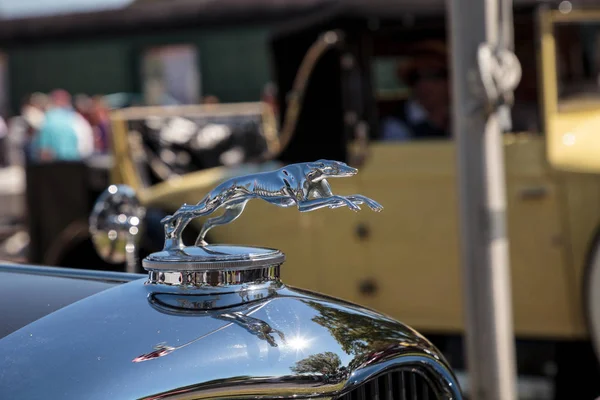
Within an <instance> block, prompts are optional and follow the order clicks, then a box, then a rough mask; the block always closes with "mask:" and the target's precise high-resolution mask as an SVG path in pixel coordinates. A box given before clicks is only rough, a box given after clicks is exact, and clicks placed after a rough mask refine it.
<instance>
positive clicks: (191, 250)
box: [142, 160, 383, 287]
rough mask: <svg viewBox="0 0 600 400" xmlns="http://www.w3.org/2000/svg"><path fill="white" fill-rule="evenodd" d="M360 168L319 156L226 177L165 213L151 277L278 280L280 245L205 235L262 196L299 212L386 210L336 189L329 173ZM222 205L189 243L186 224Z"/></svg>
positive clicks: (149, 260)
mask: <svg viewBox="0 0 600 400" xmlns="http://www.w3.org/2000/svg"><path fill="white" fill-rule="evenodd" d="M357 172H358V170H357V169H355V168H352V167H350V166H348V165H346V164H345V163H343V162H339V161H331V160H318V161H315V162H308V163H298V164H290V165H287V166H285V167H283V168H280V169H278V170H274V171H269V172H261V173H256V174H250V175H244V176H239V177H234V178H231V179H228V180H226V181H224V182H223V183H221V184H220V185H218V186H217V187H216V188H214V189H213V190H212V191H211V192H210V193H208V195H206V197H204V199H202V200H201V201H200V202H198V203H197V204H195V205H187V204H184V205H183V206H182V207H180V208H179V209H178V210H177V211H176V212H175V213H174V214H173V215H169V216H167V217H165V218H163V220H162V221H161V223H162V224H163V225H164V229H165V245H164V248H163V250H162V251H160V252H157V253H153V254H150V255H149V256H148V257H146V258H145V259H144V260H143V261H142V265H143V266H144V268H145V269H146V270H148V271H149V275H150V280H149V283H160V284H167V285H175V286H195V287H198V286H200V287H205V286H212V287H215V286H230V285H233V284H246V283H251V282H255V283H258V282H265V281H272V280H278V279H279V266H280V265H281V264H282V263H283V262H284V261H285V255H284V254H283V253H282V252H281V251H279V250H276V249H269V248H261V247H251V246H234V245H221V244H216V245H213V244H208V243H206V241H205V236H206V234H207V232H208V231H209V230H210V229H212V228H214V227H215V226H219V225H224V224H228V223H230V222H233V221H234V220H236V219H237V218H238V217H239V216H240V215H241V214H242V212H243V211H244V208H245V207H246V204H247V203H248V201H250V200H252V199H262V200H264V201H266V202H268V203H270V204H273V205H276V206H278V207H294V206H295V207H297V208H298V210H299V211H300V212H307V211H313V210H317V209H320V208H324V207H328V208H331V209H334V208H340V207H348V208H350V209H351V210H353V211H359V210H360V207H359V205H360V204H366V205H367V206H368V207H369V208H371V209H372V210H373V211H377V212H379V211H381V210H382V209H383V207H382V206H381V205H380V204H379V203H377V202H376V201H374V200H372V199H369V198H368V197H365V196H362V195H358V194H355V195H350V196H340V195H336V194H333V193H332V191H331V187H330V185H329V183H328V182H327V179H328V178H341V177H349V176H353V175H356V173H357ZM221 208H222V209H224V212H223V213H222V214H221V215H219V216H217V217H213V218H209V219H208V220H207V221H206V222H205V223H204V225H203V226H202V229H201V231H200V234H199V236H198V238H197V240H196V243H195V244H194V245H193V246H186V245H185V244H184V243H183V241H182V233H183V230H184V229H185V228H186V227H187V225H188V224H189V223H190V222H191V221H192V220H193V219H195V218H199V217H205V216H208V215H210V214H212V213H213V212H215V211H217V210H219V209H221Z"/></svg>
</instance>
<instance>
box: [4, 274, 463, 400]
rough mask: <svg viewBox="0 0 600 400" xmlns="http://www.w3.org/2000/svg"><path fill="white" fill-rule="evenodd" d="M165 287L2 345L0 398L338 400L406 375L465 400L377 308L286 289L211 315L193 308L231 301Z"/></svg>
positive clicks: (417, 343) (77, 313)
mask: <svg viewBox="0 0 600 400" xmlns="http://www.w3.org/2000/svg"><path fill="white" fill-rule="evenodd" d="M164 288H168V287H165V286H162V285H147V284H145V283H144V281H143V280H138V281H134V282H130V283H127V284H122V285H119V286H117V287H114V288H112V289H109V290H106V291H104V292H101V293H99V294H97V295H94V296H92V297H89V298H86V299H84V300H81V301H79V302H78V303H76V304H72V305H71V306H70V307H66V308H63V309H61V310H58V311H56V312H55V313H53V314H52V315H51V317H47V318H42V319H40V320H38V321H35V322H33V323H32V324H30V325H28V326H26V327H24V328H22V329H21V330H19V331H17V332H15V333H13V334H11V335H9V336H7V337H5V338H4V339H2V340H0V359H1V360H3V362H2V363H0V393H2V394H3V397H6V398H15V399H16V398H61V399H65V400H68V399H81V398H86V399H90V400H96V399H107V398H111V399H148V400H149V399H174V398H193V399H226V398H234V397H235V398H240V399H257V398H263V399H274V398H277V399H292V398H299V397H300V398H336V397H338V396H341V395H344V394H345V393H347V392H349V391H350V390H352V389H353V388H355V387H357V385H360V384H361V383H362V382H364V381H365V380H367V379H371V378H374V377H376V376H378V375H380V374H383V373H387V371H389V370H390V369H394V368H404V367H406V368H409V369H410V370H414V371H418V372H420V373H421V374H424V375H425V376H427V377H428V378H429V379H430V381H431V382H433V383H434V385H433V390H434V391H435V394H436V398H439V399H461V395H460V390H459V387H458V383H457V381H456V379H455V377H454V375H453V374H452V372H451V370H450V368H449V366H448V364H447V363H446V362H445V360H444V359H443V358H442V356H441V355H440V354H439V352H438V351H437V350H436V349H435V347H434V346H432V345H431V344H430V343H429V342H428V341H427V340H426V339H425V338H423V337H422V336H420V335H419V334H418V333H416V332H415V331H413V330H412V329H410V328H408V327H406V326H404V325H402V324H400V323H399V322H396V321H393V320H391V319H389V318H386V317H384V316H381V315H379V314H377V313H375V312H373V311H370V310H367V309H364V308H361V307H358V306H354V305H351V304H348V303H345V302H342V301H340V300H336V299H333V298H329V297H324V296H320V295H316V294H313V293H310V292H306V291H302V290H298V289H291V288H287V287H285V286H283V285H279V286H278V287H271V288H270V289H267V291H268V292H269V293H270V294H265V296H266V298H263V299H257V300H255V301H250V302H248V301H244V302H240V304H239V305H236V306H232V307H224V308H221V307H217V308H216V309H207V308H205V307H193V306H190V305H189V304H190V303H189V300H190V299H194V298H195V299H202V298H206V299H208V298H210V297H211V296H212V297H213V299H218V297H219V296H224V295H226V294H225V293H223V294H216V295H215V294H207V295H205V296H202V295H190V294H187V293H185V292H184V291H182V292H173V293H166V292H164V291H163V290H162V289H164ZM263 290H264V289H263ZM227 295H230V296H239V293H229V294H227ZM157 298H162V299H167V300H168V301H169V304H166V305H165V304H164V302H163V303H161V304H157V303H156V302H155V301H156V299H157ZM169 299H170V300H169ZM24 371H26V373H24ZM32 381H35V384H31V382H32Z"/></svg>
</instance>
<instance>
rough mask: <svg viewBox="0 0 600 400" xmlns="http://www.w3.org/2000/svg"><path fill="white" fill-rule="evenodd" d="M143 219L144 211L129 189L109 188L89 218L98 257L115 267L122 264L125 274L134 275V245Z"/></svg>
mask: <svg viewBox="0 0 600 400" xmlns="http://www.w3.org/2000/svg"><path fill="white" fill-rule="evenodd" d="M144 215H145V209H144V208H143V207H142V206H141V205H140V202H139V200H138V198H137V196H136V194H135V191H134V190H133V189H132V188H131V187H129V186H127V185H110V186H109V187H108V189H106V190H105V191H104V193H102V194H101V195H100V197H99V198H98V200H97V201H96V204H95V205H94V209H93V211H92V214H91V216H90V234H91V236H92V241H93V243H94V246H95V248H96V251H97V252H98V254H99V255H100V257H102V258H103V259H104V260H105V261H107V262H110V263H115V264H119V263H122V262H126V263H127V272H129V273H134V272H136V268H137V259H136V245H137V243H138V242H139V238H140V231H141V228H142V227H141V224H142V221H143V219H144Z"/></svg>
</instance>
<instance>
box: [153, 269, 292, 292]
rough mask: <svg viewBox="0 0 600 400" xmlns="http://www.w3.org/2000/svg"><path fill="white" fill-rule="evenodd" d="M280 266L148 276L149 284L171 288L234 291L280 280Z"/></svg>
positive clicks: (160, 272) (178, 272)
mask: <svg viewBox="0 0 600 400" xmlns="http://www.w3.org/2000/svg"><path fill="white" fill-rule="evenodd" d="M279 269H280V266H279V265H269V266H266V267H260V268H253V269H248V270H239V271H232V270H225V271H210V270H209V271H171V272H162V271H150V273H149V274H148V283H149V284H160V285H169V286H192V287H195V288H199V287H204V286H210V287H213V288H214V287H225V288H226V289H227V290H232V287H233V286H238V285H243V284H247V283H253V284H257V283H263V282H268V281H278V280H279Z"/></svg>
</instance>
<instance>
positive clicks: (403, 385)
mask: <svg viewBox="0 0 600 400" xmlns="http://www.w3.org/2000/svg"><path fill="white" fill-rule="evenodd" d="M338 400H441V398H440V397H438V396H436V394H435V392H434V391H433V389H432V387H431V384H430V383H429V381H428V380H427V379H426V378H425V377H424V376H423V375H421V374H419V373H418V372H414V371H392V372H388V373H386V374H383V375H380V376H378V377H377V378H373V379H371V380H368V381H366V382H364V383H363V384H361V385H360V386H358V387H356V388H354V389H352V390H351V391H350V392H348V393H346V394H344V395H343V396H340V397H338Z"/></svg>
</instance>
